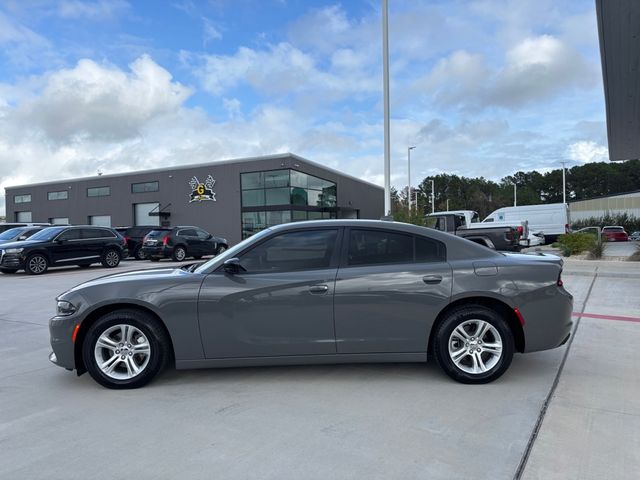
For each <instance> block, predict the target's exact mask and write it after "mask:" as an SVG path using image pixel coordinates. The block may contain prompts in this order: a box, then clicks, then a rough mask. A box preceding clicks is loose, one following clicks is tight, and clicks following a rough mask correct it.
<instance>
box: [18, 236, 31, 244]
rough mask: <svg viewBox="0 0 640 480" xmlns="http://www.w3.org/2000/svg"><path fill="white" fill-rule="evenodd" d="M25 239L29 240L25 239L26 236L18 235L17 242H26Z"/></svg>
mask: <svg viewBox="0 0 640 480" xmlns="http://www.w3.org/2000/svg"><path fill="white" fill-rule="evenodd" d="M27 238H29V237H27V236H26V235H20V236H19V237H18V241H19V242H21V241H23V240H26V239H27Z"/></svg>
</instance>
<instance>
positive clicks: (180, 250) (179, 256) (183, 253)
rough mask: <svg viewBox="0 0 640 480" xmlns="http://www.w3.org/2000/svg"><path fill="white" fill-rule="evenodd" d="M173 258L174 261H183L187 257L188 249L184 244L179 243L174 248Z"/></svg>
mask: <svg viewBox="0 0 640 480" xmlns="http://www.w3.org/2000/svg"><path fill="white" fill-rule="evenodd" d="M171 258H172V260H173V261H174V262H182V261H183V260H184V259H185V258H187V249H186V248H184V247H183V246H182V245H178V246H177V247H176V248H174V249H173V253H172V254H171Z"/></svg>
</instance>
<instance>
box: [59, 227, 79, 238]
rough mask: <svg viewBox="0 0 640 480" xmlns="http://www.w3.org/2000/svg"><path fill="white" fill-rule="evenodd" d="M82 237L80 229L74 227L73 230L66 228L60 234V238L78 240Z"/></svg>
mask: <svg viewBox="0 0 640 480" xmlns="http://www.w3.org/2000/svg"><path fill="white" fill-rule="evenodd" d="M79 238H80V229H79V228H73V229H71V230H66V231H64V232H62V233H61V234H60V236H59V237H58V240H78V239H79Z"/></svg>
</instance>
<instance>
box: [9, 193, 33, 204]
mask: <svg viewBox="0 0 640 480" xmlns="http://www.w3.org/2000/svg"><path fill="white" fill-rule="evenodd" d="M13 202H14V203H29V202H31V194H30V193H29V194H26V195H15V196H14V197H13Z"/></svg>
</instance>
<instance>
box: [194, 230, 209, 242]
mask: <svg viewBox="0 0 640 480" xmlns="http://www.w3.org/2000/svg"><path fill="white" fill-rule="evenodd" d="M196 235H197V236H198V238H199V239H200V240H206V239H207V238H209V234H208V233H207V232H205V231H204V230H196Z"/></svg>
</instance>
